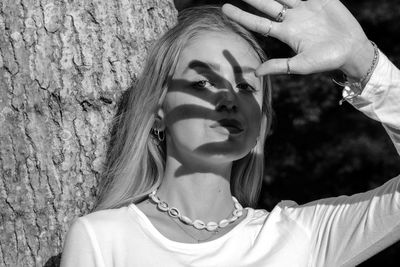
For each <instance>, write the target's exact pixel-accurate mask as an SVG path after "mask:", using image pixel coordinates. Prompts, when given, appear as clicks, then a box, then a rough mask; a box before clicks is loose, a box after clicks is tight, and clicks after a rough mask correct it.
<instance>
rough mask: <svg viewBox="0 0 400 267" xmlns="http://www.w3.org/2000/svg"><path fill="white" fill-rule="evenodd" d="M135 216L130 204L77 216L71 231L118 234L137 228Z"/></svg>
mask: <svg viewBox="0 0 400 267" xmlns="http://www.w3.org/2000/svg"><path fill="white" fill-rule="evenodd" d="M135 222H136V221H135V216H134V213H133V212H132V211H131V207H130V206H126V207H121V208H118V209H107V210H100V211H95V212H92V213H89V214H87V215H84V216H82V217H79V218H77V219H76V220H75V221H74V223H73V224H72V226H71V229H70V231H74V229H75V231H76V230H79V232H83V231H85V232H86V233H87V235H89V236H103V237H106V236H116V235H119V234H123V233H124V232H126V231H127V230H129V229H132V230H133V229H135V227H134V226H135Z"/></svg>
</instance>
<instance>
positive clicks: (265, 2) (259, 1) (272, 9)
mask: <svg viewBox="0 0 400 267" xmlns="http://www.w3.org/2000/svg"><path fill="white" fill-rule="evenodd" d="M243 2H246V3H247V4H249V5H251V6H253V7H255V8H257V9H258V10H260V11H261V12H263V13H265V14H267V15H269V16H270V17H273V18H275V17H276V16H278V14H279V12H281V10H282V8H283V6H282V4H280V3H278V2H277V1H274V0H243Z"/></svg>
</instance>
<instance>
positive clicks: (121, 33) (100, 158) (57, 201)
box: [0, 0, 177, 266]
mask: <svg viewBox="0 0 400 267" xmlns="http://www.w3.org/2000/svg"><path fill="white" fill-rule="evenodd" d="M172 2H173V1H171V0H89V1H74V0H57V1H56V0H53V1H50V0H47V1H46V0H2V1H1V2H0V172H1V174H0V222H1V225H0V233H1V236H0V266H43V265H45V266H57V265H58V262H59V254H60V253H61V251H62V245H63V241H64V237H65V233H66V231H67V230H68V227H69V225H70V223H71V222H72V220H73V219H74V218H76V217H78V216H80V215H82V214H85V213H87V212H88V210H90V209H91V208H92V207H93V203H94V193H95V188H96V185H97V178H98V177H99V174H100V173H101V172H102V168H103V164H104V159H105V152H106V146H107V143H108V138H109V127H110V121H111V119H112V118H113V116H114V114H115V112H116V108H117V100H118V98H119V96H120V95H121V93H122V92H123V91H124V90H125V89H126V88H127V87H128V86H129V85H130V84H131V83H132V82H134V81H135V79H136V77H137V75H138V74H139V73H140V70H141V67H142V65H143V63H144V61H145V58H146V54H147V50H148V48H149V47H150V45H151V43H152V41H154V40H155V39H156V38H157V37H159V36H160V35H161V34H162V33H163V32H165V30H166V29H167V28H170V27H171V26H172V25H173V24H174V23H175V21H176V15H177V12H176V10H175V8H174V6H173V3H172Z"/></svg>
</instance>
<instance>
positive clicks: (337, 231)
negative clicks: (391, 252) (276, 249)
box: [284, 52, 400, 267]
mask: <svg viewBox="0 0 400 267" xmlns="http://www.w3.org/2000/svg"><path fill="white" fill-rule="evenodd" d="M349 102H350V103H351V104H352V105H353V106H354V107H355V108H357V109H358V110H360V111H362V112H363V113H364V114H366V115H367V116H369V117H371V118H373V119H375V120H378V121H380V122H381V123H382V125H383V127H384V128H385V129H386V131H387V133H388V134H389V136H390V138H391V140H392V141H393V143H394V145H395V147H396V149H397V151H398V152H399V154H400V71H399V70H398V69H397V68H396V67H395V66H394V65H393V64H392V63H391V62H390V61H389V60H388V59H387V58H386V56H385V55H384V54H382V53H381V52H380V59H379V62H378V65H377V68H376V69H375V71H374V73H373V75H372V77H371V79H370V81H369V82H368V84H367V85H366V87H365V88H364V91H363V92H362V94H361V95H360V96H357V97H355V98H353V99H352V100H349ZM288 203H290V202H288ZM284 212H286V214H287V215H288V216H290V217H291V218H292V219H293V220H296V222H298V223H299V224H301V225H302V226H303V227H304V229H306V230H307V231H309V235H310V237H311V239H310V240H311V241H310V246H311V248H310V251H312V252H313V253H312V254H311V255H310V260H309V266H324V267H327V266H355V265H356V264H359V263H361V262H363V261H364V260H366V259H368V258H369V257H371V256H373V255H374V254H376V253H377V252H379V251H381V250H383V249H384V248H386V247H387V246H389V245H391V244H393V243H394V242H396V241H397V240H399V239H400V176H397V177H395V178H393V179H391V180H389V181H388V182H386V183H385V184H384V185H382V186H380V187H378V188H376V189H374V190H371V191H368V192H365V193H360V194H355V195H352V196H340V197H334V198H328V199H322V200H317V201H314V202H311V203H308V204H305V205H300V206H299V205H297V204H295V203H292V204H288V205H287V206H286V207H285V208H284Z"/></svg>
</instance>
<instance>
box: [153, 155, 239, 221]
mask: <svg viewBox="0 0 400 267" xmlns="http://www.w3.org/2000/svg"><path fill="white" fill-rule="evenodd" d="M198 166H199V165H198V164H196V166H190V165H188V164H182V163H181V162H179V161H178V160H176V159H175V158H173V157H167V160H166V167H165V172H164V178H163V181H162V184H161V186H160V188H159V189H158V192H157V195H158V196H159V198H160V199H161V200H163V201H165V202H167V203H168V205H169V206H170V207H176V208H177V209H178V210H179V211H180V212H181V214H182V215H185V216H187V217H189V218H191V219H193V220H195V219H200V220H202V221H204V222H206V223H207V222H209V221H215V222H218V221H220V220H222V219H224V218H226V217H229V216H230V215H231V212H232V210H233V208H234V204H233V201H232V195H231V191H230V174H231V167H232V163H227V164H225V165H224V164H219V165H218V166H214V167H213V166H210V165H208V166H207V171H204V170H202V168H199V167H198Z"/></svg>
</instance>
